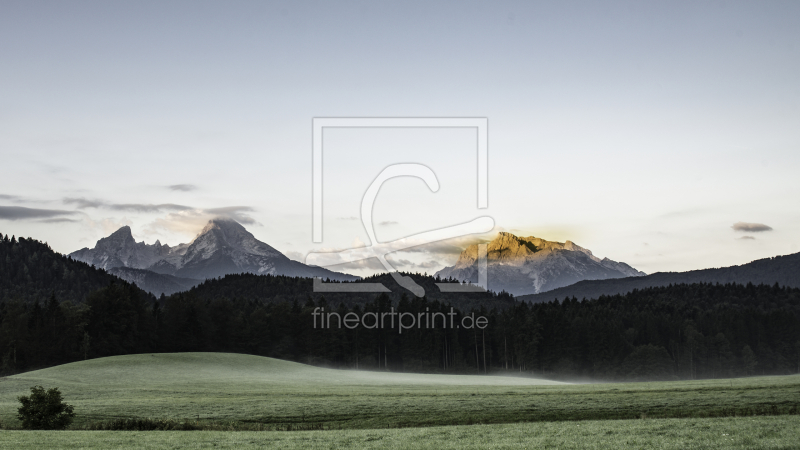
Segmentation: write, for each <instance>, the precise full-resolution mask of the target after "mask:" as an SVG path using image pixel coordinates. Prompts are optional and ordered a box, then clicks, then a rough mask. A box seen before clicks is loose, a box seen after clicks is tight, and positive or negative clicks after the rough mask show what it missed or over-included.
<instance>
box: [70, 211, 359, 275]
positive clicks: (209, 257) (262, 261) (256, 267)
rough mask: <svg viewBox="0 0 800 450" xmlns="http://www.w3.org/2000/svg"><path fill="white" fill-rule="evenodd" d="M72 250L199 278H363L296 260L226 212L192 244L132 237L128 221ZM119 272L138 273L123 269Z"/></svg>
mask: <svg viewBox="0 0 800 450" xmlns="http://www.w3.org/2000/svg"><path fill="white" fill-rule="evenodd" d="M70 256H72V258H73V259H77V260H79V261H84V262H86V263H89V264H93V265H95V266H97V267H100V268H103V269H106V270H110V269H114V268H129V269H145V270H147V271H149V272H153V273H155V274H161V275H172V276H176V277H180V278H183V279H195V280H203V279H207V278H216V277H221V276H225V275H227V274H231V273H254V274H272V275H289V276H301V277H314V276H319V277H323V278H330V279H332V280H342V281H343V280H355V279H357V278H358V277H356V276H353V275H347V274H342V273H338V272H332V271H330V270H327V269H324V268H321V267H313V266H307V265H305V264H303V263H300V262H297V261H293V260H291V259H289V258H287V257H286V256H285V255H284V254H282V253H281V252H279V251H278V250H276V249H274V248H273V247H271V246H269V245H268V244H266V243H264V242H261V241H259V240H258V239H256V238H255V236H253V234H252V233H250V232H249V231H247V229H246V228H245V227H244V226H242V225H241V224H240V223H238V222H236V221H235V220H233V219H230V218H227V217H215V218H213V219H211V220H209V221H208V223H207V224H206V225H205V226H204V227H203V229H202V230H201V231H200V233H199V234H198V235H197V237H195V238H194V239H193V240H192V241H191V242H190V243H188V244H179V245H176V246H174V247H170V246H169V245H162V244H161V242H160V241H156V243H155V244H153V245H147V244H145V243H144V242H139V243H137V242H136V241H134V239H133V236H132V234H131V229H130V227H127V226H125V227H122V228H120V229H119V230H117V231H115V232H114V233H112V234H111V235H110V236H108V237H106V238H102V239H100V240H99V241H97V244H96V245H95V247H94V248H93V249H89V248H84V249H81V250H78V251H76V252H73V253H72V254H71V255H70ZM117 272H119V273H124V274H129V273H130V274H132V273H134V272H132V271H119V270H117ZM136 275H137V277H138V278H137V280H141V279H143V274H142V273H141V272H136ZM144 275H146V274H144ZM151 278H153V277H151ZM129 281H130V280H129ZM161 282H163V280H161ZM142 287H143V288H145V287H144V286H142ZM145 289H146V288H145Z"/></svg>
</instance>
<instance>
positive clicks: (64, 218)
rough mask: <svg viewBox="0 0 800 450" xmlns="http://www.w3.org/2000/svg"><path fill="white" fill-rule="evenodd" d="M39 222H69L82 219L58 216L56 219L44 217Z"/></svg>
mask: <svg viewBox="0 0 800 450" xmlns="http://www.w3.org/2000/svg"><path fill="white" fill-rule="evenodd" d="M39 222H43V223H69V222H80V220H77V219H67V218H66V217H58V218H55V219H43V220H40V221H39Z"/></svg>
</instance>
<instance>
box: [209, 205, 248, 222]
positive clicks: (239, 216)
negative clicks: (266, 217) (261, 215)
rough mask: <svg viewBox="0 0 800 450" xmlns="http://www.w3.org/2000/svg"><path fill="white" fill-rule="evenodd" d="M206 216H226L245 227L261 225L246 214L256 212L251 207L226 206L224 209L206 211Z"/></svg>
mask: <svg viewBox="0 0 800 450" xmlns="http://www.w3.org/2000/svg"><path fill="white" fill-rule="evenodd" d="M204 211H205V213H206V214H212V215H215V216H225V217H230V218H231V219H233V220H235V221H237V222H239V223H241V224H245V225H260V224H259V223H258V222H256V220H255V219H253V218H252V217H250V216H248V215H247V214H244V213H246V212H254V211H255V209H253V208H251V207H250V206H225V207H222V208H211V209H206V210H204Z"/></svg>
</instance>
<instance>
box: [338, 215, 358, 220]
mask: <svg viewBox="0 0 800 450" xmlns="http://www.w3.org/2000/svg"><path fill="white" fill-rule="evenodd" d="M336 219H338V220H358V217H356V216H350V217H337V218H336Z"/></svg>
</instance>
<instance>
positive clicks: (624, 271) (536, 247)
mask: <svg viewBox="0 0 800 450" xmlns="http://www.w3.org/2000/svg"><path fill="white" fill-rule="evenodd" d="M487 257H488V258H487V259H488V277H487V280H488V288H489V290H493V291H500V290H505V291H506V292H509V293H511V294H513V295H515V296H519V295H524V294H537V293H540V292H546V291H551V290H553V289H557V288H560V287H563V286H569V285H571V284H574V283H577V282H579V281H582V280H604V279H609V278H623V277H640V276H644V275H645V273H644V272H640V271H638V270H636V269H634V268H633V267H631V266H629V265H628V264H625V263H623V262H616V261H612V260H610V259H608V258H603V259H600V258H598V257H596V256H594V255H593V254H592V252H591V251H590V250H588V249H585V248H583V247H581V246H579V245H577V244H575V243H574V242H571V241H566V242H563V243H562V242H552V241H546V240H544V239H540V238H537V237H533V236H530V237H518V236H515V235H513V234H511V233H506V232H501V233H499V234H498V235H497V237H496V238H495V239H493V240H492V241H491V242H489V243H488V244H487ZM477 260H478V244H473V245H470V246H469V247H467V248H466V249H465V250H464V251H463V252H461V255H460V256H459V258H458V261H457V262H456V264H455V265H454V266H450V267H445V268H444V269H442V270H440V271H438V272H436V274H435V275H436V276H439V277H441V278H455V279H457V280H459V281H469V282H472V283H476V282H477V281H478V261H477Z"/></svg>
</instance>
